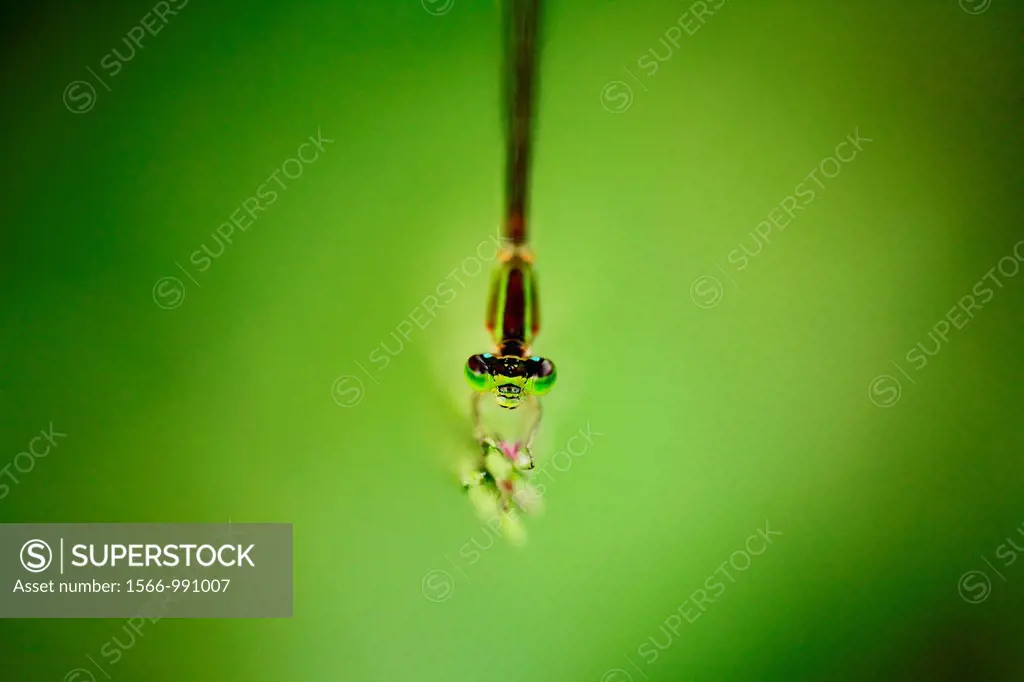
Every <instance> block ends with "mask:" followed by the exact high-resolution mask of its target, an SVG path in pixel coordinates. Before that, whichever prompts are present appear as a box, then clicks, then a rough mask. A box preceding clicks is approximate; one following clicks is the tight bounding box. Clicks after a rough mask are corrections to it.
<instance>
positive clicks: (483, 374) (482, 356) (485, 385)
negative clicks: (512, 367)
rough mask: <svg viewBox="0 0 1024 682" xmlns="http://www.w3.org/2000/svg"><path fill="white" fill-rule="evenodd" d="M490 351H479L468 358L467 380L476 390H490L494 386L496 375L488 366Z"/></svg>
mask: <svg viewBox="0 0 1024 682" xmlns="http://www.w3.org/2000/svg"><path fill="white" fill-rule="evenodd" d="M489 356H490V354H489V353H478V354H477V355H471V356H469V360H466V381H467V382H468V383H469V386H470V388H472V389H473V390H474V391H489V390H490V389H491V388H492V387H493V386H494V377H493V376H491V372H490V369H489V368H488V366H487V357H489Z"/></svg>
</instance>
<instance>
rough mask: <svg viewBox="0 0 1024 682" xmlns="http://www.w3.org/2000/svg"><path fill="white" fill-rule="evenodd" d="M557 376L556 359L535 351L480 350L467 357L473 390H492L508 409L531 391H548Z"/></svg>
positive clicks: (521, 400) (532, 392) (539, 393)
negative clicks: (523, 353) (523, 355)
mask: <svg viewBox="0 0 1024 682" xmlns="http://www.w3.org/2000/svg"><path fill="white" fill-rule="evenodd" d="M557 376H558V373H557V372H556V371H555V365H554V363H553V362H551V361H550V360H547V359H545V358H542V357H539V356H536V355H535V356H533V357H529V358H521V357H518V356H513V355H506V356H497V355H493V354H491V353H478V354H477V355H471V356H470V357H469V360H467V361H466V381H468V382H469V385H470V386H471V387H472V388H473V390H475V391H480V392H482V393H484V392H487V393H493V394H494V398H495V400H496V401H497V403H498V405H500V406H501V407H504V408H508V409H515V408H517V407H519V406H520V405H521V404H522V403H523V401H524V400H525V399H526V398H527V397H529V396H531V395H544V394H546V393H548V392H549V391H550V390H551V389H552V388H553V387H554V385H555V378H556V377H557Z"/></svg>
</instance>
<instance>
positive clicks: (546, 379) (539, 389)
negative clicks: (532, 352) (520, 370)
mask: <svg viewBox="0 0 1024 682" xmlns="http://www.w3.org/2000/svg"><path fill="white" fill-rule="evenodd" d="M557 377H558V372H557V371H555V363H553V362H551V361H550V360H547V359H545V358H536V357H534V358H530V382H531V383H532V384H533V389H532V392H533V393H535V394H536V395H544V394H545V393H548V392H549V391H550V390H551V389H552V388H554V386H555V379H556V378H557Z"/></svg>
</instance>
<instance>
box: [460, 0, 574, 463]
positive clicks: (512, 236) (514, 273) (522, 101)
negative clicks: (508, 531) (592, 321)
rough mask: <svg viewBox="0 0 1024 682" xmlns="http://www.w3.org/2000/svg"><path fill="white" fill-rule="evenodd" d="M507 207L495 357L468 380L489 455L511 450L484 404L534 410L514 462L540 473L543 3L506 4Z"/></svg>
mask: <svg viewBox="0 0 1024 682" xmlns="http://www.w3.org/2000/svg"><path fill="white" fill-rule="evenodd" d="M505 9H506V13H505V37H506V41H507V43H506V61H505V66H504V72H505V74H504V77H505V110H506V125H505V132H506V156H507V158H506V163H507V166H506V204H505V217H504V227H503V232H504V248H503V249H502V252H501V253H500V255H499V259H498V265H497V267H496V268H495V271H494V275H493V277H492V279H491V291H490V297H489V299H488V303H487V318H486V326H487V331H488V332H490V333H491V335H492V337H493V340H494V352H492V353H478V354H476V355H472V356H470V358H469V360H467V362H466V366H465V374H466V379H467V381H468V382H469V385H470V386H471V387H472V389H473V391H474V393H473V399H472V413H473V420H474V429H475V435H476V438H477V441H478V442H479V443H480V444H481V446H482V447H484V452H485V456H486V453H487V449H488V448H491V449H497V450H499V451H503V450H502V448H503V447H505V448H506V449H507V448H508V446H509V443H507V442H501V441H500V440H499V439H493V438H492V437H491V436H490V435H489V434H488V432H487V430H486V429H485V428H484V426H483V424H482V423H481V413H480V402H481V400H482V399H483V397H484V396H485V395H487V394H488V393H490V394H491V395H493V396H494V398H495V400H496V402H497V404H498V405H499V406H500V407H503V408H506V409H517V408H520V407H522V406H524V405H528V406H529V407H530V408H531V409H532V410H533V411H534V415H535V416H534V419H533V420H532V425H531V426H530V428H529V430H528V435H527V437H526V439H525V442H523V443H518V444H516V447H515V452H516V453H518V454H517V455H516V456H515V457H509V458H508V459H509V460H510V461H511V462H513V464H515V465H516V466H517V467H518V468H525V469H530V468H532V467H533V456H532V454H531V452H530V448H531V447H532V445H533V440H534V437H535V436H536V434H537V429H538V427H539V425H540V417H541V408H540V402H539V401H538V399H537V398H538V396H541V395H544V394H546V393H547V392H548V391H550V390H551V389H552V387H554V384H555V377H556V376H557V374H556V371H555V365H554V363H552V362H551V361H550V360H548V359H545V358H542V357H540V356H538V355H533V354H532V349H531V346H532V344H533V340H534V337H535V336H536V335H537V332H538V331H539V330H540V309H539V305H538V304H539V299H540V295H539V293H538V289H537V275H536V274H535V272H534V270H533V260H534V259H533V254H532V252H531V251H530V248H529V246H528V242H527V235H528V230H527V218H528V207H529V202H528V194H529V189H530V162H531V152H532V141H533V131H534V125H533V121H534V104H535V101H536V80H537V79H536V75H537V44H538V39H537V38H538V32H539V31H538V28H539V24H540V20H539V18H540V0H506V3H505Z"/></svg>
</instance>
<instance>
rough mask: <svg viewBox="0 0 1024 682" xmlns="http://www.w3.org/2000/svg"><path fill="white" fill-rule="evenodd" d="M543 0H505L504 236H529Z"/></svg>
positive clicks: (519, 240)
mask: <svg viewBox="0 0 1024 682" xmlns="http://www.w3.org/2000/svg"><path fill="white" fill-rule="evenodd" d="M539 15H540V0H505V35H506V40H507V41H508V42H507V45H506V56H505V60H506V61H505V67H504V68H505V98H506V103H505V106H506V116H507V119H506V133H505V134H506V144H507V148H506V154H507V157H508V158H507V164H508V165H507V177H506V183H507V187H506V201H507V202H508V203H507V206H506V215H505V237H506V238H507V239H508V240H509V241H510V242H511V243H512V244H516V245H520V244H525V243H526V239H527V234H528V232H527V224H526V221H527V215H528V214H527V212H528V208H529V202H528V194H529V190H530V162H531V160H532V158H531V152H532V142H533V128H534V126H533V121H534V114H535V111H534V108H535V103H536V96H537V85H536V80H537V52H538V39H537V38H538V32H539V26H540V16H539Z"/></svg>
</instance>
